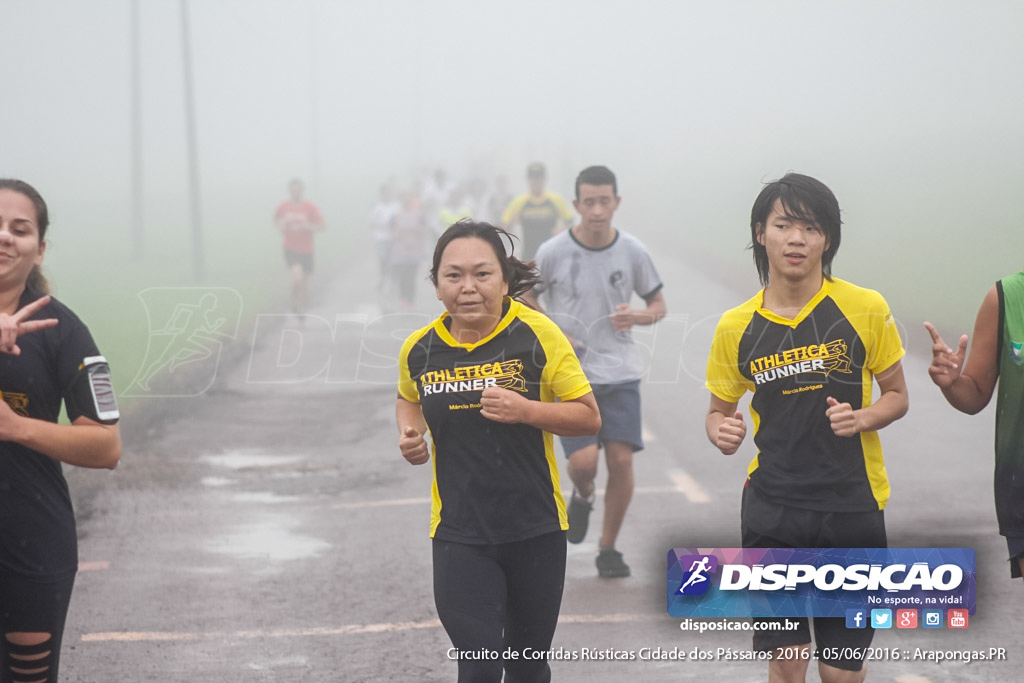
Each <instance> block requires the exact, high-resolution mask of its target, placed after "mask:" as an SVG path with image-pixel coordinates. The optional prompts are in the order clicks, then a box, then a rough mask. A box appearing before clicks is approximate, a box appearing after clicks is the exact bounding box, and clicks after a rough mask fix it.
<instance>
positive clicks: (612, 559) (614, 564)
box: [569, 527, 629, 579]
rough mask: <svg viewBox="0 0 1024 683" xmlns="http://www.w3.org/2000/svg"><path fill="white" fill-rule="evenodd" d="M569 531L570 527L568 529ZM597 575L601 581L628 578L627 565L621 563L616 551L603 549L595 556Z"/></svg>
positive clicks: (620, 557) (620, 555) (620, 554)
mask: <svg viewBox="0 0 1024 683" xmlns="http://www.w3.org/2000/svg"><path fill="white" fill-rule="evenodd" d="M569 529H570V531H571V530H572V527H569ZM594 564H596V565H597V575H598V576H600V577H601V578H602V579H622V578H625V577H627V576H629V565H628V564H626V563H625V562H623V561H622V553H620V552H619V551H618V550H612V549H611V548H605V549H604V550H602V551H601V552H599V553H598V554H597V559H596V560H595V561H594Z"/></svg>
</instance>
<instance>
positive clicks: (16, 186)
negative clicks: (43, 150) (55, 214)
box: [0, 178, 50, 294]
mask: <svg viewBox="0 0 1024 683" xmlns="http://www.w3.org/2000/svg"><path fill="white" fill-rule="evenodd" d="M0 190H11V191H12V192H17V193H18V194H20V195H23V196H25V197H27V198H28V200H29V201H30V202H32V204H33V205H34V206H35V208H36V227H37V228H38V230H39V245H40V246H42V245H43V243H44V242H45V241H46V228H48V227H49V225H50V211H49V209H47V208H46V201H45V200H44V199H43V196H42V195H41V194H39V192H38V190H36V188H34V187H32V186H31V185H29V184H28V183H26V182H25V181H24V180H17V179H15V178H0ZM25 287H26V288H27V289H32V290H35V291H37V292H39V293H41V294H49V293H50V283H49V282H47V280H46V276H44V275H43V273H42V271H41V270H39V266H34V267H33V268H32V270H31V271H30V272H29V274H28V279H27V280H26V281H25Z"/></svg>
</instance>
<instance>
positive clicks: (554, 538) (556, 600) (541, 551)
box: [434, 531, 566, 683]
mask: <svg viewBox="0 0 1024 683" xmlns="http://www.w3.org/2000/svg"><path fill="white" fill-rule="evenodd" d="M565 548H566V546H565V532H563V531H558V532H555V533H551V534H545V535H543V536H537V537H536V538H531V539H528V540H525V541H519V542H516V543H503V544H499V545H468V544H464V543H452V542H450V541H439V540H437V539H434V602H435V604H436V605H437V614H438V616H439V617H440V618H441V623H442V624H443V625H444V628H445V630H446V631H447V632H448V637H449V638H451V640H452V646H453V648H452V649H451V650H449V657H450V658H452V659H458V664H459V683H501V674H502V670H503V669H504V672H505V675H506V677H505V683H548V681H550V680H551V669H550V668H549V667H548V663H547V657H546V656H542V655H539V654H538V653H546V652H547V651H548V650H550V649H551V640H552V638H553V637H554V635H555V626H556V625H557V623H558V610H559V607H560V606H561V604H562V586H563V585H564V583H565ZM506 650H507V651H511V652H513V653H517V654H518V658H516V659H503V654H504V653H505V652H506Z"/></svg>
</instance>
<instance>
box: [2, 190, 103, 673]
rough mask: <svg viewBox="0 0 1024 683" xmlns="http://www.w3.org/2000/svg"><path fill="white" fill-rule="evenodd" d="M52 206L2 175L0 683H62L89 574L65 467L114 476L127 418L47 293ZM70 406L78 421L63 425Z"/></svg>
mask: <svg viewBox="0 0 1024 683" xmlns="http://www.w3.org/2000/svg"><path fill="white" fill-rule="evenodd" d="M48 224H49V216H48V211H47V208H46V202H45V201H43V198H42V197H41V196H40V195H39V193H38V192H37V191H36V190H35V189H34V188H33V187H32V186H31V185H29V184H27V183H25V182H22V181H20V180H9V179H0V398H2V399H3V400H0V682H2V683H9V682H12V683H13V682H16V681H38V680H46V681H48V682H50V683H53V682H54V681H56V680H57V674H58V663H59V658H60V644H61V637H62V635H63V630H64V620H65V616H66V615H67V608H68V604H69V602H70V599H71V588H72V585H73V584H74V580H75V572H76V571H77V568H78V545H77V538H76V532H75V518H74V512H73V510H72V508H71V496H70V494H69V493H68V487H67V483H66V482H65V480H64V475H63V473H62V471H61V463H68V464H70V465H77V466H80V467H95V468H109V469H113V468H114V467H116V466H117V463H118V460H119V459H120V457H121V437H120V434H119V432H118V428H117V426H116V424H115V423H116V422H117V419H118V417H119V415H118V411H117V403H116V401H115V400H114V395H113V391H112V388H111V383H110V372H109V369H108V368H107V364H106V360H105V359H104V358H103V357H102V356H101V355H100V354H99V351H98V350H97V348H96V344H95V343H94V342H93V340H92V336H91V335H90V334H89V330H88V328H86V326H85V325H84V324H83V323H82V322H81V320H79V319H78V317H77V316H76V315H75V314H74V313H72V312H71V310H70V309H68V308H67V307H66V306H64V305H63V304H61V303H60V302H59V301H57V300H56V299H53V298H51V297H50V296H48V295H47V291H48V289H49V288H48V285H47V282H46V279H45V278H44V277H43V275H42V273H41V272H40V271H39V267H40V265H41V264H42V262H43V255H44V253H45V251H46V241H45V237H46V228H47V226H48ZM61 402H63V403H64V407H65V409H66V411H67V416H68V420H69V421H70V422H71V424H58V423H57V418H58V416H59V415H60V408H61Z"/></svg>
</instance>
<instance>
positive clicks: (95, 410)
mask: <svg viewBox="0 0 1024 683" xmlns="http://www.w3.org/2000/svg"><path fill="white" fill-rule="evenodd" d="M71 396H72V398H73V399H74V401H75V407H76V408H78V410H79V412H81V414H82V415H84V416H85V417H88V418H90V419H92V420H95V421H96V422H101V423H103V424H106V425H112V424H115V423H116V422H117V421H118V419H120V417H121V411H119V410H118V409H117V399H116V398H115V397H114V383H113V382H112V381H111V379H110V367H109V366H108V365H107V359H106V358H104V357H103V356H89V357H88V358H85V359H84V360H83V361H82V366H81V367H80V368H79V370H78V376H77V377H75V381H74V383H73V384H72V385H71Z"/></svg>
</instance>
